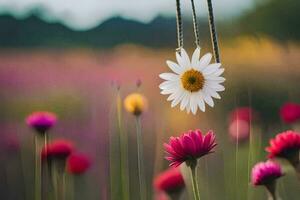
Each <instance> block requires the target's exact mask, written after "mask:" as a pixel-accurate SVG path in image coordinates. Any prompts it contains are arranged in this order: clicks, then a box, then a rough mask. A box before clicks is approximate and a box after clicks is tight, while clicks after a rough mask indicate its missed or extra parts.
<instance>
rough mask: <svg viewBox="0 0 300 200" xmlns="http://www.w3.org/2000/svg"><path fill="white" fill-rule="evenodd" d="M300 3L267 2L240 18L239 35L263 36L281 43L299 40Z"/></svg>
mask: <svg viewBox="0 0 300 200" xmlns="http://www.w3.org/2000/svg"><path fill="white" fill-rule="evenodd" d="M299 10H300V1H299V0H284V1H283V0H268V1H265V2H261V3H260V4H258V5H257V7H256V9H254V10H251V11H250V12H249V13H246V14H245V15H244V16H241V18H240V20H239V21H240V24H239V25H238V27H239V29H240V33H241V34H249V33H250V34H251V33H255V34H265V35H270V36H272V37H273V38H276V39H278V40H281V41H290V40H295V41H299V40H300V12H299Z"/></svg>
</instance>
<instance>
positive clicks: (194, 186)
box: [190, 164, 200, 200]
mask: <svg viewBox="0 0 300 200" xmlns="http://www.w3.org/2000/svg"><path fill="white" fill-rule="evenodd" d="M196 166H197V165H196V164H195V165H194V164H193V165H190V169H191V170H190V172H191V180H192V189H193V194H194V200H200V192H199V186H198V182H197V173H196Z"/></svg>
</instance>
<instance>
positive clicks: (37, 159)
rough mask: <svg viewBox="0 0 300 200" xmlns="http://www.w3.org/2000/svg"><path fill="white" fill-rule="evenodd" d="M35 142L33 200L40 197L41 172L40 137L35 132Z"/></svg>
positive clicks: (38, 199)
mask: <svg viewBox="0 0 300 200" xmlns="http://www.w3.org/2000/svg"><path fill="white" fill-rule="evenodd" d="M34 143H35V169H34V171H35V175H34V179H35V200H40V199H41V189H42V187H41V184H42V182H41V174H42V168H41V156H40V152H41V137H40V135H38V134H36V135H35V138H34Z"/></svg>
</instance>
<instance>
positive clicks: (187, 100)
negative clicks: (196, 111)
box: [180, 92, 189, 110]
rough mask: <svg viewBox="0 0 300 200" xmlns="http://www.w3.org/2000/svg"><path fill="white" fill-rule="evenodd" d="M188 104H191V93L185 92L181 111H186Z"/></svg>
mask: <svg viewBox="0 0 300 200" xmlns="http://www.w3.org/2000/svg"><path fill="white" fill-rule="evenodd" d="M188 103H189V93H188V92H185V94H184V96H183V98H182V101H181V103H180V110H184V109H185V107H186V106H187V104H188Z"/></svg>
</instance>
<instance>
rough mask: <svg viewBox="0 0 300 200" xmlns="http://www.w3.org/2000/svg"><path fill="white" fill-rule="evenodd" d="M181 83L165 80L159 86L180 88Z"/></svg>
mask: <svg viewBox="0 0 300 200" xmlns="http://www.w3.org/2000/svg"><path fill="white" fill-rule="evenodd" d="M178 86H179V83H178V81H164V82H163V83H161V84H160V85H159V88H160V89H162V90H164V89H172V88H178Z"/></svg>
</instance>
